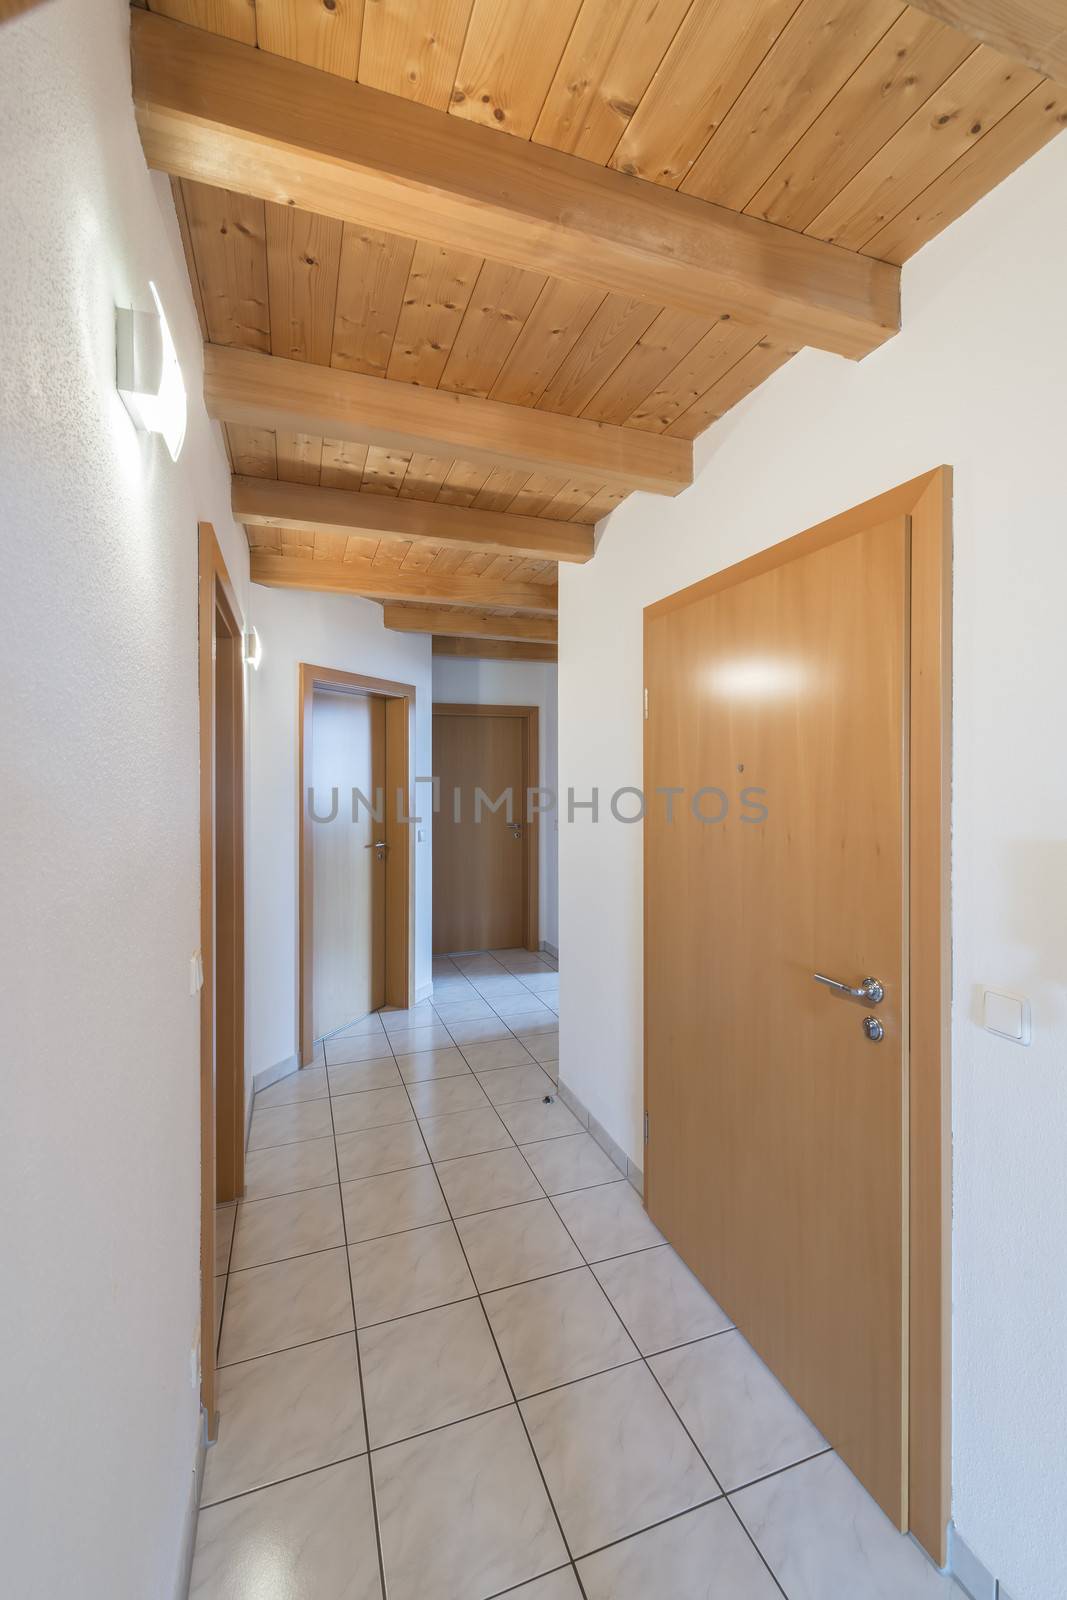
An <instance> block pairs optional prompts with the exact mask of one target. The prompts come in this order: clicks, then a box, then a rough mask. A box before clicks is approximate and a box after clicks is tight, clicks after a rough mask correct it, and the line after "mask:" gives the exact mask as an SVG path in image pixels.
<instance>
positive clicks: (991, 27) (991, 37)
mask: <svg viewBox="0 0 1067 1600" xmlns="http://www.w3.org/2000/svg"><path fill="white" fill-rule="evenodd" d="M911 3H912V4H913V5H914V6H915V7H916V9H917V10H919V11H925V12H927V14H928V15H929V16H931V17H936V18H937V20H938V21H939V22H947V23H948V25H949V27H950V28H956V29H958V30H959V32H960V33H967V34H969V35H970V36H971V38H972V39H977V40H978V42H979V43H980V44H988V45H992V46H993V49H994V50H1000V51H1001V52H1002V53H1003V54H1004V55H1006V56H1010V57H1011V58H1012V59H1013V60H1014V61H1022V62H1023V63H1025V65H1026V66H1028V67H1032V68H1033V70H1034V71H1035V72H1042V73H1044V75H1045V77H1046V78H1053V79H1055V81H1056V82H1057V83H1059V84H1063V85H1067V6H1065V5H1064V0H911Z"/></svg>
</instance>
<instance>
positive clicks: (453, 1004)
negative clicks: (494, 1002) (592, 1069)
mask: <svg viewBox="0 0 1067 1600" xmlns="http://www.w3.org/2000/svg"><path fill="white" fill-rule="evenodd" d="M433 1008H434V1010H435V1011H436V1013H437V1015H438V1017H439V1018H440V1019H441V1021H442V1022H443V1023H444V1024H445V1027H446V1028H447V1027H449V1024H450V1023H453V1022H474V1021H476V1020H477V1019H478V1018H482V1019H489V1020H491V1019H492V1018H493V1017H495V1015H496V1012H495V1011H494V1010H493V1008H492V1006H491V1005H490V1004H489V1002H488V1000H480V999H479V998H478V996H477V994H475V993H474V991H473V990H472V991H471V997H470V999H469V1000H444V999H442V1000H436V999H435V1000H434V1006H433ZM450 1031H451V1030H450Z"/></svg>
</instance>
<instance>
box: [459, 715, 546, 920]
mask: <svg viewBox="0 0 1067 1600" xmlns="http://www.w3.org/2000/svg"><path fill="white" fill-rule="evenodd" d="M433 714H434V716H435V717H518V718H520V719H521V720H522V721H524V722H525V724H526V739H525V742H524V744H523V760H524V763H525V773H524V776H525V778H526V782H525V784H524V785H523V788H524V791H525V790H529V789H531V788H532V789H537V788H539V787H540V783H539V781H535V782H534V783H531V782H530V779H531V777H533V778H534V779H535V780H539V779H540V777H541V727H540V708H539V707H538V706H486V705H480V704H479V705H455V704H453V703H452V702H451V701H437V700H435V701H434V704H433ZM522 802H523V803H522V821H523V823H524V824H525V826H524V827H523V831H522V839H523V846H524V848H525V851H526V872H525V876H524V880H523V899H524V904H523V918H522V920H523V927H524V929H525V933H526V949H527V950H540V948H541V825H540V813H538V817H537V818H536V819H535V821H536V822H537V826H536V827H534V826H532V825H531V822H530V819H529V817H528V816H527V814H526V812H527V805H526V794H525V792H524V794H523V797H522Z"/></svg>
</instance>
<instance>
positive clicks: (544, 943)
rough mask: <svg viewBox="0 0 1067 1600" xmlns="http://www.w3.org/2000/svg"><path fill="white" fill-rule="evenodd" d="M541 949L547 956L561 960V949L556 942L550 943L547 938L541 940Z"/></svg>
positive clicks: (554, 959)
mask: <svg viewBox="0 0 1067 1600" xmlns="http://www.w3.org/2000/svg"><path fill="white" fill-rule="evenodd" d="M541 949H542V950H543V951H544V952H545V955H546V956H551V957H552V959H553V961H558V960H559V951H558V950H557V949H556V947H555V945H554V944H549V942H548V940H547V939H542V940H541Z"/></svg>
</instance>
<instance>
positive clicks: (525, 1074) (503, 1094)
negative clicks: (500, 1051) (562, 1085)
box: [472, 1039, 554, 1105]
mask: <svg viewBox="0 0 1067 1600" xmlns="http://www.w3.org/2000/svg"><path fill="white" fill-rule="evenodd" d="M515 1043H516V1044H517V1045H518V1046H519V1049H520V1050H525V1048H526V1047H525V1045H523V1044H522V1043H521V1041H520V1040H518V1039H516V1041H515ZM472 1064H473V1063H472ZM475 1070H476V1073H477V1077H478V1082H479V1083H480V1084H481V1086H482V1088H483V1089H484V1090H485V1092H486V1094H487V1095H488V1096H489V1098H490V1100H491V1101H492V1102H493V1104H494V1105H509V1104H511V1103H512V1102H513V1101H515V1100H543V1099H544V1097H545V1095H547V1094H552V1093H553V1092H554V1091H553V1086H552V1080H551V1078H549V1077H547V1076H546V1075H545V1072H544V1070H543V1068H541V1067H539V1066H538V1065H537V1062H536V1061H531V1060H530V1059H529V1057H528V1056H527V1058H526V1060H525V1061H522V1062H518V1063H517V1064H516V1065H514V1066H510V1067H503V1066H501V1067H494V1068H493V1069H492V1070H490V1071H486V1070H484V1069H483V1068H480V1067H479V1068H476V1069H475Z"/></svg>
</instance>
